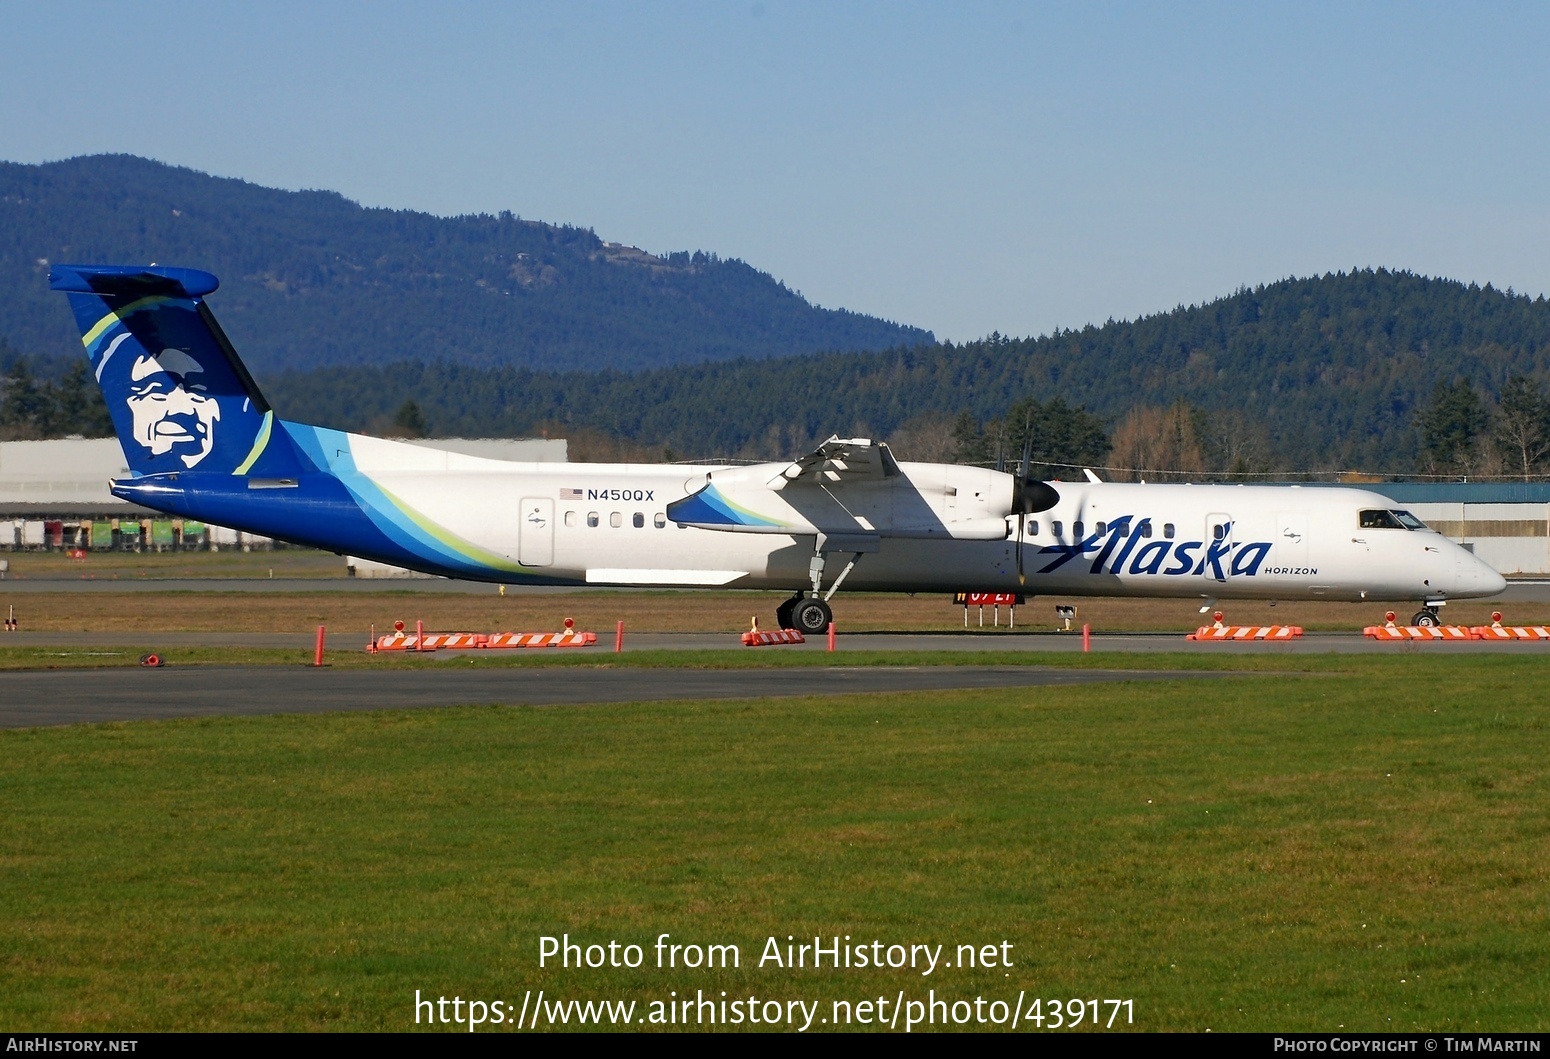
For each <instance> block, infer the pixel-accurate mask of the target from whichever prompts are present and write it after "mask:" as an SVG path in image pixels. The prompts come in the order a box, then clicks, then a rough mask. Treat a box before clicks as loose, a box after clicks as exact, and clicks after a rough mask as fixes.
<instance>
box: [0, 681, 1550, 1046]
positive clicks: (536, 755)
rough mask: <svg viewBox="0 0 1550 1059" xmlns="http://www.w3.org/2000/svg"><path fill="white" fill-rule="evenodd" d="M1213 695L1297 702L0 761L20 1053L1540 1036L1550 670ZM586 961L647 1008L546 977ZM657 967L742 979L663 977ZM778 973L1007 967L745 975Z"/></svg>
mask: <svg viewBox="0 0 1550 1059" xmlns="http://www.w3.org/2000/svg"><path fill="white" fill-rule="evenodd" d="M1193 657H1195V664H1199V663H1207V664H1211V665H1213V666H1215V665H1218V664H1223V665H1225V664H1230V665H1231V666H1233V667H1235V668H1247V667H1263V668H1267V669H1269V668H1273V669H1276V670H1280V671H1279V672H1266V673H1263V674H1260V675H1245V676H1242V677H1237V678H1232V679H1227V680H1221V681H1212V682H1210V684H1209V685H1203V684H1201V683H1200V682H1198V681H1197V682H1185V681H1179V682H1161V683H1155V682H1151V683H1147V684H1145V685H1141V684H1117V685H1102V686H1091V687H1078V688H1060V689H1058V690H1055V689H1042V690H1019V691H993V692H986V691H977V692H963V693H950V694H929V695H928V694H919V695H907V696H892V697H883V696H871V697H852V698H824V699H782V700H768V701H748V702H734V703H709V704H649V705H633V706H602V707H586V708H571V709H515V708H478V709H473V708H448V709H441V710H421V711H412V712H393V713H378V714H338V715H327V716H321V717H269V718H239V719H231V720H200V721H184V722H147V723H134V724H124V725H108V726H97V727H74V728H61V729H37V730H28V731H11V732H0V805H3V807H4V813H5V826H4V827H3V828H0V1023H3V1024H5V1025H6V1026H8V1027H10V1028H16V1029H28V1030H42V1029H142V1030H143V1029H157V1028H166V1029H232V1028H261V1029H270V1028H274V1029H279V1028H290V1029H311V1028H334V1027H338V1028H364V1029H377V1028H380V1029H412V1028H414V1022H413V1020H414V1009H413V1004H412V1002H413V999H414V991H415V990H416V989H420V990H422V991H423V992H424V993H427V994H430V995H432V996H440V995H443V994H445V995H446V996H448V997H451V996H453V995H457V996H459V997H462V998H465V999H467V998H475V997H477V998H482V999H485V1000H501V1001H503V1002H507V1003H511V1004H513V1005H517V1006H520V1004H521V1001H522V998H523V995H524V991H526V990H529V989H532V990H535V991H536V990H537V989H540V988H542V989H544V990H545V991H546V995H547V996H548V997H549V998H551V999H566V998H575V999H583V1000H585V999H631V998H633V999H636V1000H637V1001H640V1002H641V1003H642V1004H644V1003H646V1002H649V1001H651V1000H654V999H667V998H668V995H669V993H670V992H674V991H676V992H677V993H678V994H679V995H680V996H681V995H682V994H683V993H684V992H685V991H686V990H687V991H688V992H689V993H690V994H693V993H694V992H695V990H697V989H703V990H704V991H705V992H706V993H708V994H712V995H716V994H719V993H720V992H721V991H722V990H726V991H727V992H728V993H729V994H730V996H731V998H738V997H746V996H748V995H750V994H752V995H755V996H757V997H759V998H760V999H765V998H774V999H788V998H804V999H807V1000H809V1001H821V1002H822V1003H821V1006H820V1008H819V1010H818V1017H819V1018H823V1017H827V1016H829V1015H830V1014H831V1012H832V1008H831V1007H830V1006H829V1005H830V1002H831V1001H833V1000H835V999H848V1000H852V1001H856V1000H862V999H867V998H873V999H875V998H876V997H878V996H880V995H881V996H886V997H887V998H888V1000H889V1001H890V1002H891V1001H892V1000H893V998H894V997H895V996H896V995H897V994H898V992H899V991H901V990H902V991H904V992H905V994H906V999H925V998H926V995H927V990H928V989H935V990H936V993H937V996H938V997H945V998H947V999H949V1000H953V999H968V1000H972V999H973V998H974V997H975V996H976V995H981V996H984V997H986V998H987V999H996V998H999V999H1005V1000H1015V998H1016V996H1017V993H1018V991H1019V990H1025V991H1026V995H1027V996H1028V997H1033V996H1042V997H1061V998H1073V997H1080V998H1132V999H1133V1000H1134V1016H1135V1027H1136V1028H1139V1029H1151V1030H1156V1029H1190V1030H1197V1029H1205V1028H1207V1027H1209V1028H1211V1029H1213V1030H1216V1031H1223V1030H1266V1029H1317V1030H1335V1029H1337V1028H1344V1029H1346V1030H1353V1031H1354V1030H1410V1029H1428V1030H1450V1029H1451V1030H1477V1029H1478V1030H1543V1029H1545V1028H1546V1023H1547V1022H1550V1017H1547V1015H1546V1014H1545V1006H1544V998H1545V996H1546V995H1547V992H1550V951H1547V946H1546V945H1545V944H1544V938H1545V937H1546V936H1547V934H1550V922H1547V919H1550V886H1547V873H1550V867H1547V865H1550V798H1547V790H1546V768H1547V766H1546V761H1547V754H1546V751H1547V749H1550V747H1547V727H1546V721H1547V714H1546V707H1547V705H1550V690H1547V686H1550V684H1547V681H1546V676H1547V675H1550V665H1547V663H1545V662H1543V661H1541V660H1539V659H1537V658H1532V657H1447V658H1443V657H1427V656H1424V655H1410V656H1402V657H1364V658H1351V657H1341V658H1330V657H1307V656H1303V657H1297V658H1281V657H1275V656H1270V657H1257V658H1253V659H1249V658H1233V659H1230V660H1229V659H1223V658H1220V657H1206V658H1201V657H1198V656H1193ZM975 660H976V661H988V660H989V659H986V658H984V657H980V658H976V659H975ZM847 661H850V660H849V659H847ZM1077 661H1078V660H1077V659H1073V658H1070V657H1061V658H1060V662H1061V664H1072V663H1074V662H1077ZM1081 661H1087V660H1081ZM1092 661H1093V662H1097V661H1100V659H1096V658H1095V659H1093V660H1092ZM1101 661H1102V662H1103V663H1105V664H1107V665H1110V666H1112V665H1115V664H1116V663H1117V661H1118V656H1104V657H1103V658H1102V659H1101ZM1140 664H1143V665H1145V666H1146V667H1147V668H1156V667H1159V666H1162V665H1167V664H1172V663H1171V662H1170V661H1169V660H1167V659H1165V658H1158V657H1146V658H1144V659H1141V660H1140ZM1289 671H1298V672H1300V674H1301V675H1294V673H1293V672H1289ZM564 932H568V933H569V934H570V935H571V937H572V939H573V940H577V939H579V940H580V941H582V942H584V943H603V944H606V943H607V942H608V941H609V940H610V939H617V940H618V941H620V942H621V943H636V944H640V945H642V946H644V947H645V948H646V952H647V954H648V955H647V967H645V968H642V969H640V970H627V969H608V968H603V969H596V970H575V969H572V970H568V971H567V970H562V969H556V968H553V967H550V968H546V969H542V970H541V969H540V968H539V967H538V964H537V954H538V938H539V936H540V935H546V934H560V933H564ZM663 932H667V933H670V934H671V935H672V936H673V938H672V940H674V941H678V942H685V943H688V942H698V943H702V944H704V943H710V942H718V943H734V944H737V945H738V946H739V947H740V951H741V956H742V966H741V967H740V968H739V969H736V970H715V971H710V970H699V971H683V970H677V971H671V970H657V969H655V968H653V967H651V966H650V963H651V957H650V955H649V954H650V953H651V951H652V950H651V948H650V946H651V944H652V942H653V941H654V939H655V938H656V937H657V935H659V934H660V933H663ZM788 934H789V935H794V936H796V937H797V938H799V939H800V938H803V937H806V938H809V939H810V938H811V936H812V935H814V934H820V935H823V936H824V937H829V936H832V935H835V934H839V935H842V936H843V935H846V934H849V935H850V936H851V937H852V939H854V940H855V941H870V940H871V939H873V938H876V939H880V940H882V941H883V942H884V943H885V944H888V943H893V942H899V943H906V944H907V943H929V944H943V945H945V946H946V947H947V948H946V952H947V955H948V958H951V956H952V954H953V952H954V947H955V946H957V945H959V944H962V943H975V944H999V943H1000V942H1001V941H1002V940H1006V941H1009V942H1011V943H1012V944H1013V946H1014V947H1013V948H1012V949H1011V950H1010V954H1011V958H1012V961H1013V964H1014V966H1013V967H1011V968H1010V969H996V970H986V969H974V970H969V969H965V968H942V969H939V970H937V971H936V972H935V973H934V974H932V975H931V976H929V977H925V976H922V975H920V974H919V973H918V972H910V971H896V970H884V971H874V970H864V971H863V970H850V971H843V970H842V971H834V970H829V969H824V970H822V971H816V972H815V971H812V970H805V971H787V970H781V969H776V968H772V967H765V968H762V969H761V968H759V967H757V966H756V964H757V961H758V957H759V955H760V953H761V951H762V949H763V947H764V944H765V941H766V938H768V937H771V936H774V937H777V938H778V939H780V940H781V941H784V940H785V938H786V936H787V935H788ZM646 1010H647V1009H642V1011H641V1012H640V1013H639V1014H645V1012H646ZM902 1025H903V1024H902V1022H901V1024H900V1026H901V1028H902ZM815 1026H816V1028H824V1027H823V1026H821V1025H817V1024H816V1022H815ZM987 1028H994V1027H987Z"/></svg>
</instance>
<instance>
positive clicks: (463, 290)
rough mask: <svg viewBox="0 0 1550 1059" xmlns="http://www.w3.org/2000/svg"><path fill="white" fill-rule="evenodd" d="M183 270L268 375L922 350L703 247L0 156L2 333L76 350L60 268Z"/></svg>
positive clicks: (921, 334)
mask: <svg viewBox="0 0 1550 1059" xmlns="http://www.w3.org/2000/svg"><path fill="white" fill-rule="evenodd" d="M151 261H157V262H160V263H162V264H177V265H186V266H191V267H195V268H203V269H207V270H209V271H211V272H214V273H216V274H217V275H218V276H220V278H221V290H220V292H219V293H218V294H217V295H216V296H215V298H214V300H213V303H214V305H215V307H216V309H217V312H218V313H219V314H220V318H221V321H222V323H223V325H224V326H225V327H226V329H227V331H228V332H229V333H230V334H231V336H232V339H233V341H235V342H236V343H237V345H238V347H239V348H240V349H242V351H243V354H244V357H245V358H246V359H247V360H248V361H249V364H250V366H251V367H252V368H253V369H254V370H255V371H258V372H260V373H263V372H275V371H281V370H286V369H291V370H307V369H311V368H314V367H319V366H330V365H341V364H376V365H380V364H385V363H391V362H396V361H403V360H419V361H424V362H427V363H432V362H436V361H442V360H446V361H455V362H456V363H459V364H463V365H479V366H483V367H500V366H522V367H529V368H548V369H597V368H615V369H624V370H637V369H641V368H649V367H656V366H661V365H668V364H685V363H695V362H700V361H708V360H722V359H727V358H731V357H744V358H752V359H758V358H763V357H776V356H786V355H790V354H794V353H807V352H813V351H816V350H856V349H874V350H875V349H883V348H887V347H889V346H894V345H899V344H901V343H907V344H914V343H920V342H930V341H931V340H932V336H931V334H930V333H929V332H927V331H922V330H919V329H917V328H912V327H901V326H898V325H896V324H891V323H888V322H886V321H883V320H878V319H875V318H873V317H868V316H862V315H860V314H857V313H851V312H846V311H844V310H834V309H820V308H816V307H814V306H813V305H811V304H809V303H808V302H807V301H806V300H805V299H803V298H802V297H801V296H800V295H799V294H797V293H795V292H794V291H791V290H788V289H787V288H786V287H785V286H784V285H783V284H781V283H779V282H777V281H776V280H774V279H772V278H771V277H770V276H768V275H766V274H765V273H762V272H759V271H756V270H755V269H754V268H752V267H750V266H749V265H746V264H744V263H743V262H741V261H736V260H724V259H720V258H717V257H716V256H715V255H713V254H705V253H698V252H697V253H693V254H690V253H687V252H685V253H675V254H669V255H667V256H666V257H655V256H653V255H651V254H647V253H644V252H642V251H640V250H637V249H635V248H633V247H625V246H620V245H618V244H613V243H606V242H604V241H602V240H601V239H599V238H598V237H597V236H596V235H594V234H593V233H592V232H591V231H590V230H587V229H583V228H572V227H559V226H555V225H551V224H543V223H540V222H537V221H528V220H523V219H521V218H519V217H515V216H512V215H511V214H510V213H502V214H500V215H499V216H494V217H491V216H472V217H453V218H442V217H433V216H431V215H429V214H424V213H415V212H412V211H409V210H385V209H365V208H362V207H361V206H358V205H356V204H355V203H353V202H350V201H349V200H347V199H345V198H344V197H343V196H341V195H338V194H335V193H333V192H328V191H302V192H292V191H278V190H275V189H272V188H264V187H259V186H258V185H255V184H249V183H246V182H245V181H241V180H229V179H220V178H216V177H211V176H207V175H205V174H203V173H198V172H195V171H194V170H191V169H180V168H175V167H172V166H166V165H162V164H160V163H157V162H151V161H147V160H145V159H141V158H135V157H132V156H128V155H102V156H96V157H86V158H73V159H70V160H68V161H63V162H52V163H49V164H46V165H19V164H15V163H10V162H0V339H4V340H8V341H9V342H10V344H11V346H12V347H14V348H16V349H18V350H21V351H22V352H24V353H26V354H28V355H29V356H33V357H39V358H42V359H43V360H45V361H47V360H51V359H53V358H54V357H56V356H58V355H63V354H65V353H67V352H68V353H70V354H73V353H74V351H75V349H76V348H78V338H79V336H78V335H77V334H76V333H75V331H74V327H73V324H72V322H71V319H70V314H69V311H68V310H67V309H66V308H65V307H64V305H63V300H62V299H61V298H60V297H59V296H58V295H55V294H51V293H50V292H49V290H48V283H47V275H48V267H49V264H50V263H51V262H78V263H141V262H146V263H148V262H151Z"/></svg>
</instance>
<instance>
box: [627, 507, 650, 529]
mask: <svg viewBox="0 0 1550 1059" xmlns="http://www.w3.org/2000/svg"><path fill="white" fill-rule="evenodd" d="M630 521H631V522H633V523H635V528H636V529H645V528H646V516H645V515H642V514H641V513H640V512H639V511H637V512H635V517H634V518H633V519H631V520H630Z"/></svg>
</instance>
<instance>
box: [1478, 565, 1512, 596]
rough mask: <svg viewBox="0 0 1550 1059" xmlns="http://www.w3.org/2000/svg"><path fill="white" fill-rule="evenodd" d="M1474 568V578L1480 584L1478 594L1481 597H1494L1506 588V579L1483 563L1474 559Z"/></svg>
mask: <svg viewBox="0 0 1550 1059" xmlns="http://www.w3.org/2000/svg"><path fill="white" fill-rule="evenodd" d="M1475 567H1476V574H1475V576H1476V578H1477V579H1478V580H1479V582H1480V592H1481V594H1482V595H1487V596H1494V595H1496V594H1497V593H1498V592H1502V591H1504V590H1505V589H1506V588H1507V579H1506V578H1505V577H1503V576H1502V575H1501V574H1499V573H1497V572H1496V571H1495V570H1494V569H1492V568H1491V567H1490V566H1488V565H1487V564H1485V563H1484V562H1481V561H1480V560H1479V559H1476V560H1475Z"/></svg>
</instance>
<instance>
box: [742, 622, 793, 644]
mask: <svg viewBox="0 0 1550 1059" xmlns="http://www.w3.org/2000/svg"><path fill="white" fill-rule="evenodd" d="M806 642H807V638H806V637H805V636H803V635H802V632H801V630H800V629H777V630H776V631H774V632H764V631H763V630H761V629H760V628H759V619H758V618H755V619H754V620H753V628H751V629H749V630H748V631H747V632H745V633H743V646H744V647H775V646H777V645H779V644H787V643H806Z"/></svg>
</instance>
